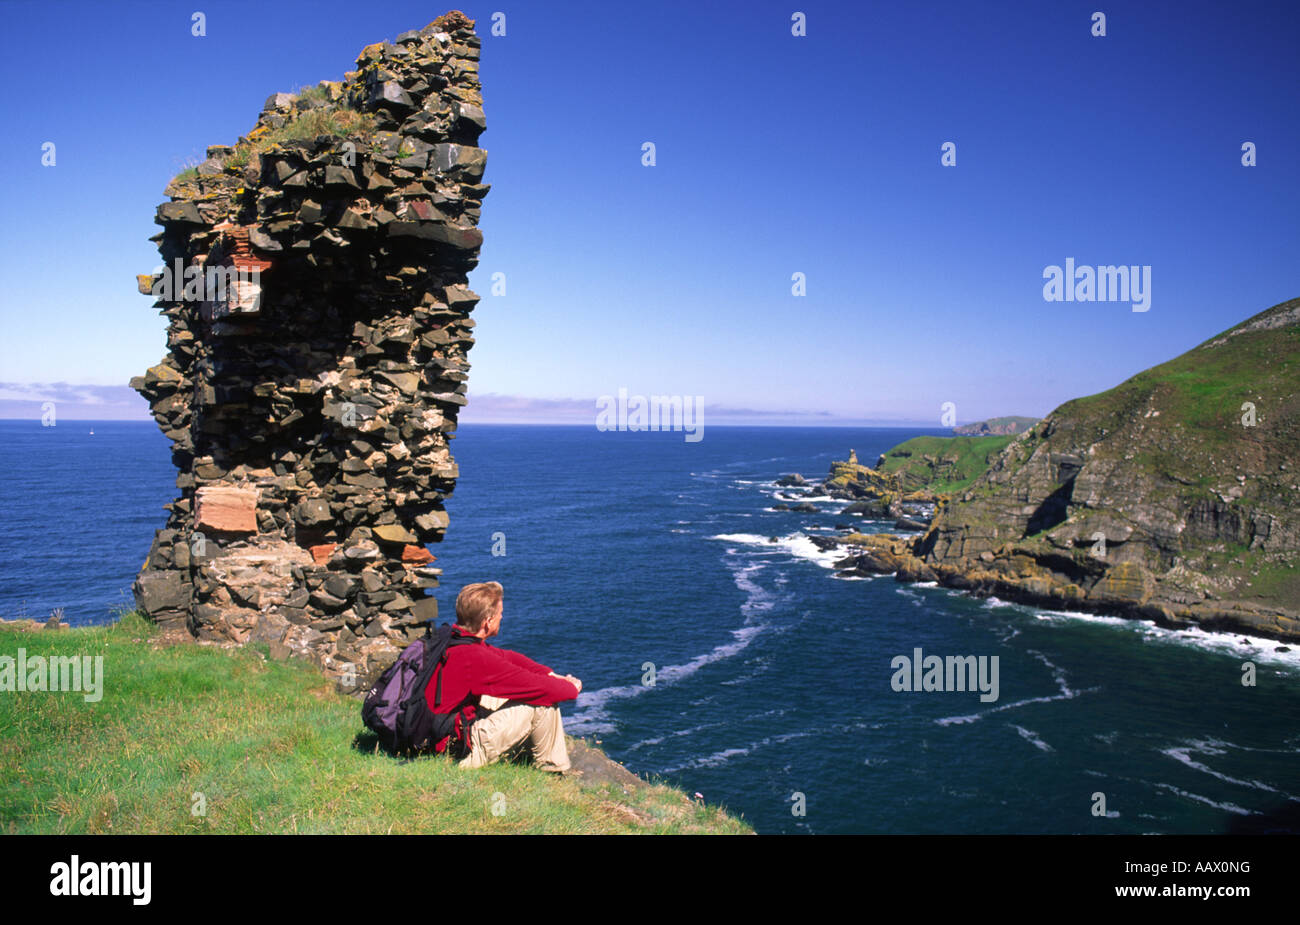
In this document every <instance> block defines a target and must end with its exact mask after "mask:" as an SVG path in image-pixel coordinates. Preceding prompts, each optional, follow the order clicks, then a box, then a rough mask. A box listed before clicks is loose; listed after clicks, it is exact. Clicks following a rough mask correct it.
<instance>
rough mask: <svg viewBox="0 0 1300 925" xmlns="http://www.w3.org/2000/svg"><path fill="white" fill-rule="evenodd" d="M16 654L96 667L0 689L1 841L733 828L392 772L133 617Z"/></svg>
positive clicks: (300, 672)
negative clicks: (49, 688)
mask: <svg viewBox="0 0 1300 925" xmlns="http://www.w3.org/2000/svg"><path fill="white" fill-rule="evenodd" d="M19 648H24V649H26V652H27V656H28V658H31V657H32V656H34V655H45V656H49V655H83V656H84V655H90V656H97V655H99V656H103V659H104V661H103V696H102V699H100V700H99V701H98V702H94V703H91V702H87V701H86V700H85V697H84V695H83V694H81V693H77V692H0V727H3V728H4V730H5V734H4V737H3V740H2V741H0V767H2V768H3V769H4V773H3V775H0V832H4V833H6V834H19V833H58V834H63V833H103V832H113V833H186V832H215V833H227V834H251V833H339V834H342V833H393V834H399V833H402V834H415V833H569V834H581V833H593V834H597V833H599V834H610V833H637V832H663V833H693V832H698V833H719V834H723V833H726V834H733V833H734V834H743V833H748V832H750V831H751V830H750V828H749V826H748V825H747V824H745V823H744V822H743V821H741V820H739V819H737V818H735V817H733V816H730V815H728V814H727V813H726V812H725V811H724V810H722V809H720V808H718V807H714V806H708V805H706V804H704V803H702V802H698V801H692V800H690V799H689V798H687V797H686V796H685V795H684V794H682V793H681V792H680V791H677V790H674V789H672V788H670V787H667V786H664V785H662V784H652V785H650V786H646V787H643V788H640V789H638V790H636V791H634V792H633V794H632V795H630V796H626V795H624V794H623V793H622V791H621V789H616V788H614V787H613V786H612V785H605V786H603V787H593V786H586V787H584V786H582V785H581V784H580V783H579V782H578V781H577V780H574V779H557V778H555V777H552V776H551V775H548V774H546V773H544V772H542V771H538V770H535V769H533V768H531V767H528V766H526V765H514V764H498V765H493V766H490V767H487V768H482V769H479V770H477V771H465V770H462V769H461V768H459V767H457V766H456V765H455V764H454V763H453V762H451V761H449V760H446V759H443V758H441V757H434V758H421V759H418V760H416V761H413V762H407V763H402V762H401V761H400V760H399V759H396V758H393V757H391V756H389V755H387V754H385V753H384V752H382V751H379V750H377V748H375V747H374V746H373V744H372V743H373V736H371V735H370V734H369V733H368V732H366V730H365V728H364V727H363V726H362V724H361V720H360V704H359V702H358V701H356V700H353V699H351V698H347V697H344V696H342V695H339V694H337V693H335V692H334V689H333V686H332V685H330V684H329V683H328V682H327V681H326V680H325V679H324V678H323V677H322V676H321V675H320V674H319V673H318V672H317V670H316V669H315V668H313V667H312V666H310V665H308V664H305V663H302V662H276V661H270V660H268V658H267V657H266V649H265V646H260V647H259V646H249V647H245V648H242V649H219V648H215V647H209V646H199V645H187V644H183V645H175V646H164V645H160V644H159V642H158V641H157V637H156V636H155V635H154V631H153V627H152V625H151V624H149V623H148V622H147V621H145V620H144V619H143V618H142V617H140V616H139V615H138V614H135V613H126V614H123V615H122V617H121V619H120V620H119V621H118V622H117V623H114V624H110V625H108V626H102V627H86V628H74V629H70V630H64V631H50V630H30V631H25V630H19V629H15V628H12V627H0V655H7V656H11V657H16V656H17V654H18V649H19ZM197 795H202V801H204V802H205V803H206V806H205V812H204V813H202V814H198V813H196V812H195V811H194V810H195V807H196V806H198V805H199V803H200V797H199V796H197ZM494 806H495V807H496V808H498V809H500V808H503V811H502V812H500V813H499V814H495V813H494V812H493V808H494Z"/></svg>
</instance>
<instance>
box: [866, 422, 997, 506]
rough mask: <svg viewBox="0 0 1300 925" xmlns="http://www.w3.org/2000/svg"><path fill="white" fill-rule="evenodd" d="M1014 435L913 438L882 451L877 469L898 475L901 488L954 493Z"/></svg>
mask: <svg viewBox="0 0 1300 925" xmlns="http://www.w3.org/2000/svg"><path fill="white" fill-rule="evenodd" d="M1014 439H1015V437H1013V436H992V437H913V438H912V439H911V440H907V441H904V442H903V443H900V444H899V445H898V446H896V447H894V448H893V449H891V450H888V451H887V452H886V453H885V459H884V462H883V463H882V464H881V466H880V471H882V472H888V473H890V474H892V475H894V476H897V478H898V480H899V484H900V486H902V489H903V490H904V491H915V490H916V489H918V488H926V489H928V490H930V491H933V492H935V493H936V494H953V493H956V492H959V491H962V490H964V489H966V488H968V487H969V486H970V485H971V483H972V482H974V481H975V479H977V478H979V476H980V475H982V474H983V473H984V471H985V470H986V469H988V467H989V463H990V462H991V461H992V459H993V457H994V456H996V455H997V454H998V453H1000V452H1001V451H1002V449H1003V448H1004V447H1005V446H1006V445H1007V444H1008V443H1010V442H1011V441H1012V440H1014Z"/></svg>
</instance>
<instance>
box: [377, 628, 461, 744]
mask: <svg viewBox="0 0 1300 925" xmlns="http://www.w3.org/2000/svg"><path fill="white" fill-rule="evenodd" d="M475 642H478V640H477V639H475V638H474V637H472V636H458V635H455V634H453V633H452V628H451V625H450V624H447V623H444V624H443V625H442V626H440V627H438V628H437V629H436V630H435V629H433V627H432V626H431V627H430V628H429V631H428V632H427V633H425V635H424V636H423V637H422V638H420V639H417V640H416V641H415V642H413V643H411V644H410V645H409V646H407V647H406V648H405V649H404V650H403V651H402V654H401V655H400V656H399V657H398V659H397V661H395V662H393V664H392V665H390V666H389V667H388V669H387V670H385V671H384V673H383V674H382V675H380V676H379V680H378V681H376V682H375V686H374V687H372V688H371V689H370V693H368V694H366V702H365V704H364V705H362V707H361V719H362V721H363V722H364V723H365V724H366V726H367V727H368V728H369V729H370V730H371V731H373V732H374V733H375V735H377V736H379V741H380V742H381V743H382V744H383V746H384V748H386V749H388V750H389V751H390V752H420V751H424V750H426V749H430V748H432V747H433V746H434V745H435V744H437V743H438V742H439V741H440V740H441V739H444V738H446V737H447V736H449V735H451V734H452V733H453V732H455V728H456V727H455V723H456V713H455V712H454V711H453V712H451V713H434V712H433V711H432V710H430V709H429V703H428V701H427V700H426V699H425V691H426V690H428V687H429V682H430V681H431V680H432V678H433V674H434V671H435V669H437V668H438V666H439V665H442V664H444V663H445V662H446V661H447V650H448V649H449V648H451V647H452V646H458V645H466V644H472V643H475ZM433 703H434V706H438V705H439V704H441V703H442V673H441V672H439V673H438V685H437V688H436V690H435V691H434V699H433Z"/></svg>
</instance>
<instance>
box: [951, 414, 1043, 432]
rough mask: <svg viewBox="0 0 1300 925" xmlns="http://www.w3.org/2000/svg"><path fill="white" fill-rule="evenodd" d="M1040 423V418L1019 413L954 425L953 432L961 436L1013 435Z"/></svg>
mask: <svg viewBox="0 0 1300 925" xmlns="http://www.w3.org/2000/svg"><path fill="white" fill-rule="evenodd" d="M1037 423H1038V418H1026V417H1020V416H1018V415H1012V416H1010V417H1002V418H989V419H988V420H987V421H976V422H975V423H974V424H963V425H961V426H960V427H954V428H953V429H952V432H953V433H954V434H956V435H957V436H959V437H988V436H1000V437H1006V436H1013V435H1015V434H1022V433H1024V432H1025V431H1027V430H1029V428H1031V427H1033V426H1034V425H1035V424H1037Z"/></svg>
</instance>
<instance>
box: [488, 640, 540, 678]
mask: <svg viewBox="0 0 1300 925" xmlns="http://www.w3.org/2000/svg"><path fill="white" fill-rule="evenodd" d="M488 648H489V649H491V650H492V651H493V652H496V653H497V654H498V655H502V656H504V657H505V658H507V659H509V661H510V662H511V663H512V664H513V665H516V666H517V667H519V668H523V669H524V670H525V671H533V672H536V673H537V674H553V673H554V672H552V671H551V669H550V667H549V666H547V665H543V664H542V663H541V662H535V661H533V660H532V659H531V658H529V657H528V656H527V655H524V654H523V653H522V652H515V651H513V650H512V649H499V648H497V647H496V646H488Z"/></svg>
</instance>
